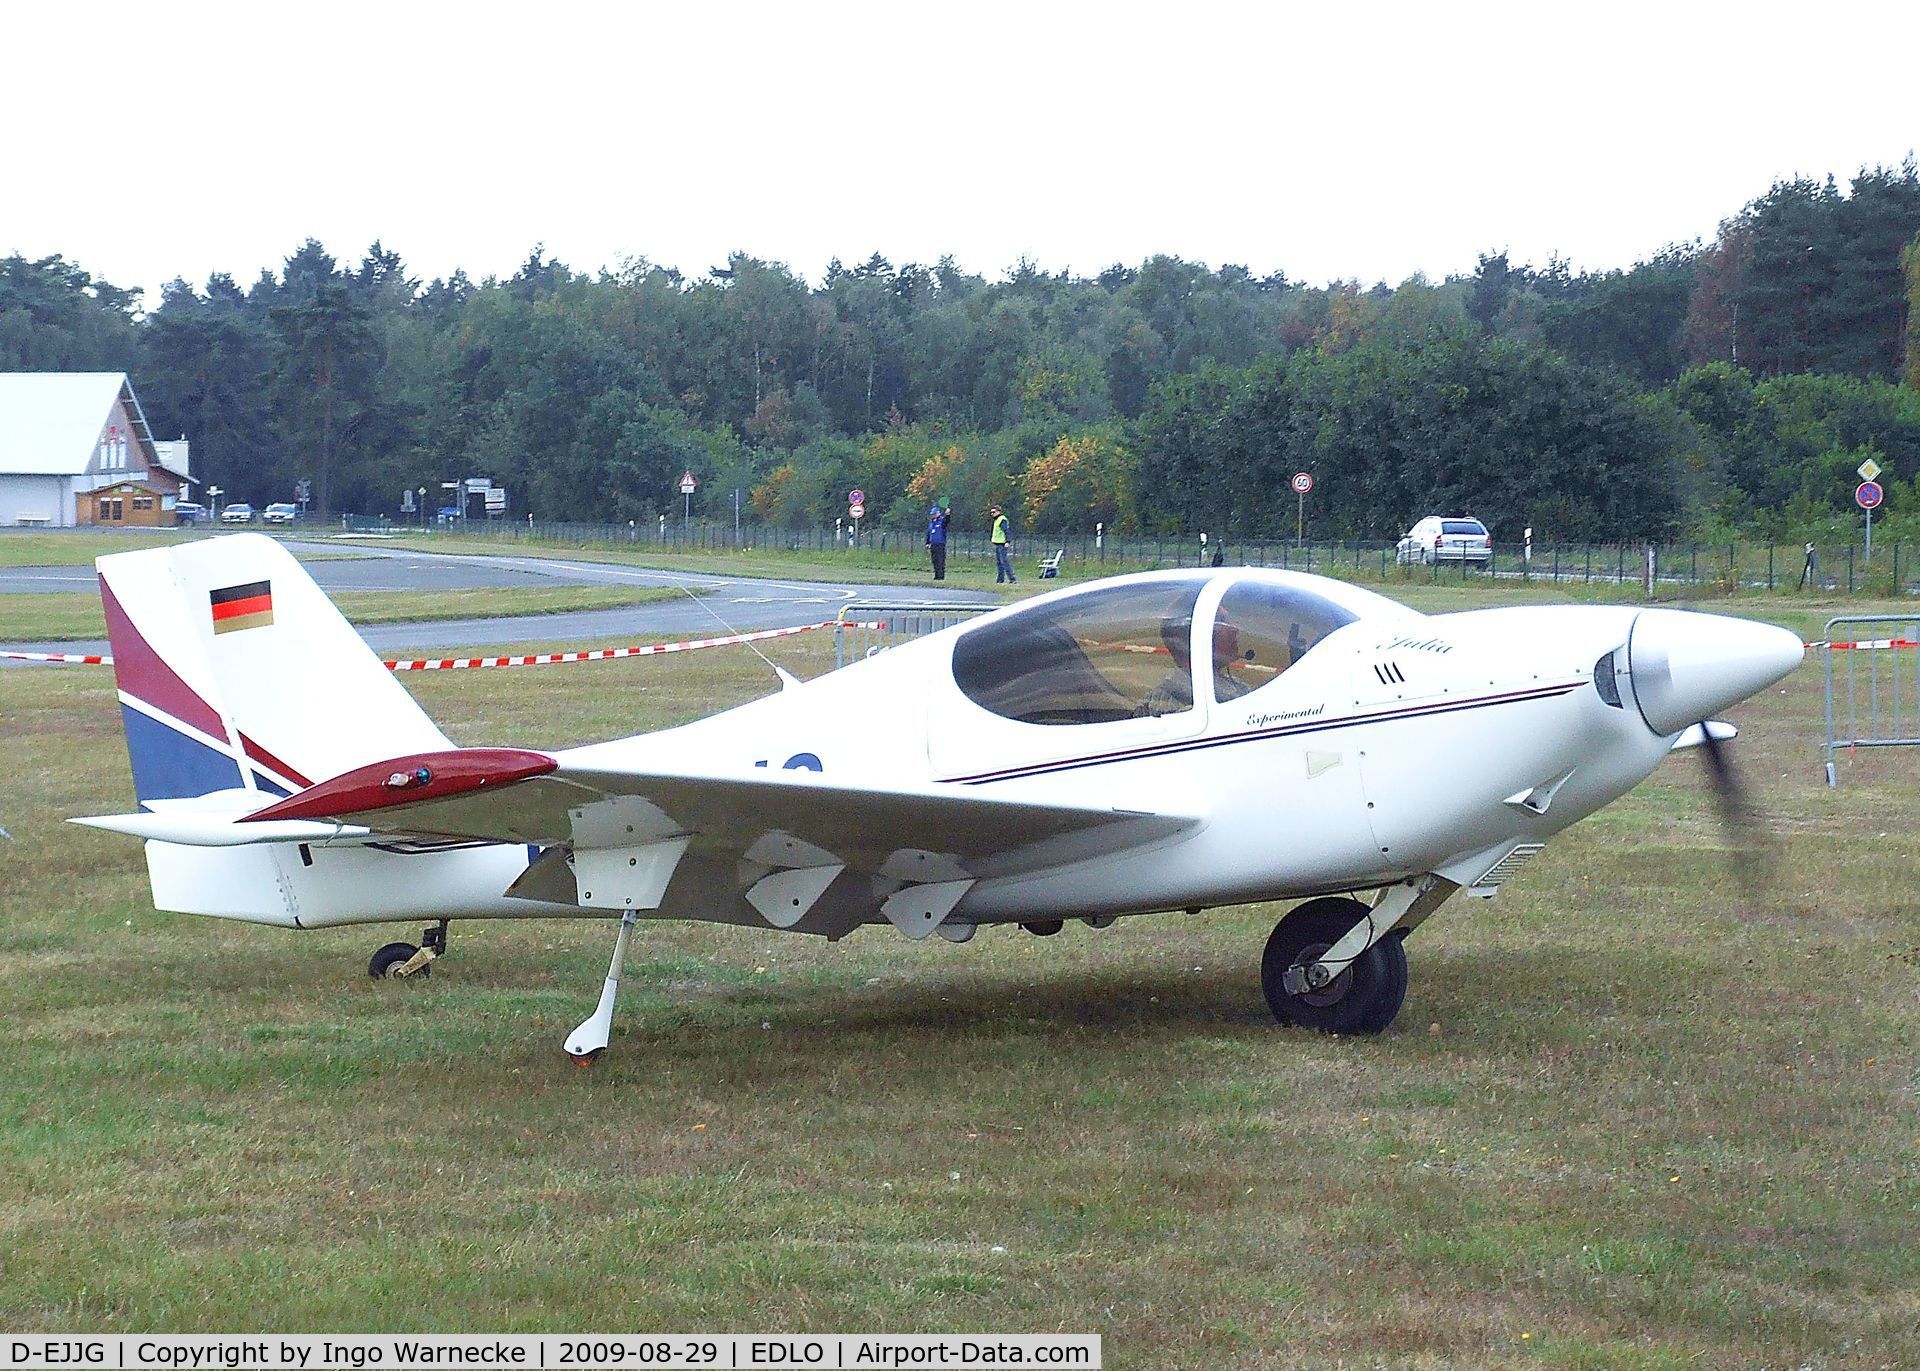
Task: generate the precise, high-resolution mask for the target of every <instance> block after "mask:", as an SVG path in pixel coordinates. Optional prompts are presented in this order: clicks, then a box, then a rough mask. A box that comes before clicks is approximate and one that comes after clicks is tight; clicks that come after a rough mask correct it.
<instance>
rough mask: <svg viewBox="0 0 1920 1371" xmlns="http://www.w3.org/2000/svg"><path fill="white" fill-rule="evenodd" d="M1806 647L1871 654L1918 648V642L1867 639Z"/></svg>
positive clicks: (1809, 644) (1919, 643) (1899, 639)
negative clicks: (1904, 648)
mask: <svg viewBox="0 0 1920 1371" xmlns="http://www.w3.org/2000/svg"><path fill="white" fill-rule="evenodd" d="M1807 646H1808V647H1824V648H1826V649H1827V650H1828V651H1830V652H1872V651H1876V650H1879V649H1886V648H1903V647H1920V642H1916V641H1914V640H1913V639H1912V638H1867V639H1864V640H1863V641H1861V642H1857V643H1808V644H1807Z"/></svg>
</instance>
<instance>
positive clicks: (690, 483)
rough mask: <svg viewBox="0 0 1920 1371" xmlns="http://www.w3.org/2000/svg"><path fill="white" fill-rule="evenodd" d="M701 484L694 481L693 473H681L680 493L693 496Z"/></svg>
mask: <svg viewBox="0 0 1920 1371" xmlns="http://www.w3.org/2000/svg"><path fill="white" fill-rule="evenodd" d="M699 484H700V483H699V482H698V481H696V480H694V479H693V473H692V472H691V471H683V472H681V473H680V493H681V494H682V495H691V494H693V490H694V487H695V486H697V485H699Z"/></svg>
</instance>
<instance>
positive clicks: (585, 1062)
mask: <svg viewBox="0 0 1920 1371" xmlns="http://www.w3.org/2000/svg"><path fill="white" fill-rule="evenodd" d="M639 921H640V916H639V915H638V914H636V913H634V911H633V910H631V909H629V910H627V911H626V912H625V913H623V914H622V915H621V916H620V932H619V934H618V935H617V936H616V937H615V938H614V940H613V961H612V962H611V963H609V964H608V966H607V979H606V981H605V982H604V983H603V984H602V985H601V987H600V1003H599V1005H598V1006H597V1007H596V1008H595V1009H594V1011H593V1013H592V1014H590V1015H588V1016H587V1018H585V1019H584V1020H582V1021H581V1023H580V1026H579V1027H578V1028H576V1029H574V1030H573V1032H572V1033H570V1034H569V1035H568V1036H567V1055H568V1056H569V1057H572V1058H573V1064H574V1065H575V1066H581V1067H586V1066H592V1065H593V1064H594V1062H595V1061H596V1060H598V1059H599V1056H600V1054H601V1053H602V1052H605V1051H606V1050H607V1040H608V1039H609V1038H610V1037H611V1036H612V1034H613V1002H614V999H615V997H616V996H618V995H619V993H620V968H621V967H622V966H623V965H624V964H625V963H626V960H627V938H628V937H629V936H630V935H631V934H632V933H633V926H634V925H635V924H636V923H638V922H639Z"/></svg>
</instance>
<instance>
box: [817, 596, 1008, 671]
mask: <svg viewBox="0 0 1920 1371" xmlns="http://www.w3.org/2000/svg"><path fill="white" fill-rule="evenodd" d="M996 608H998V606H996V605H949V604H912V603H905V602H898V601H889V600H860V601H857V602H855V603H853V604H850V605H848V606H847V607H846V608H844V609H842V610H841V611H840V621H839V623H838V624H836V625H835V626H834V630H833V658H834V661H833V664H834V666H835V667H836V668H838V667H843V666H845V665H846V664H847V663H849V662H856V661H859V660H860V659H861V658H862V657H871V656H872V655H873V654H874V653H876V652H881V651H884V650H885V649H887V648H890V647H896V646H898V645H899V644H901V643H904V642H906V641H907V640H908V639H909V638H924V637H926V636H927V634H929V633H938V632H939V631H940V630H941V629H943V628H952V627H953V626H954V625H955V624H964V623H965V622H967V620H969V619H973V618H977V617H978V616H979V615H982V614H985V613H986V612H987V611H988V610H990V609H996Z"/></svg>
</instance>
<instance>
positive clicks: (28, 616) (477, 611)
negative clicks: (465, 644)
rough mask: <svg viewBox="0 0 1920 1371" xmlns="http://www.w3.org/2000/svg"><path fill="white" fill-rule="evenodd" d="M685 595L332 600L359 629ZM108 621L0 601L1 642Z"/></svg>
mask: <svg viewBox="0 0 1920 1371" xmlns="http://www.w3.org/2000/svg"><path fill="white" fill-rule="evenodd" d="M685 595H686V592H685V591H682V590H677V589H672V588H667V587H659V586H569V585H555V586H525V587H521V586H514V587H507V588H501V589H484V590H435V591H423V590H346V591H341V592H340V593H338V594H336V595H334V596H333V597H332V598H333V602H334V603H335V604H336V605H338V606H339V608H340V612H341V613H342V614H345V615H346V616H347V618H348V619H349V620H351V621H352V622H354V623H356V624H362V625H366V624H404V623H433V622H435V621H438V620H442V619H470V618H477V617H487V618H491V617H494V616H496V615H520V614H563V613H566V612H568V611H571V610H578V609H617V608H620V607H622V606H626V605H643V604H654V603H657V602H659V601H662V600H679V599H682V598H684V597H685ZM106 633H107V621H106V618H105V616H104V615H103V614H102V612H101V609H100V596H99V595H98V594H97V593H94V592H91V591H49V592H46V593H44V594H22V595H0V642H21V643H27V642H60V641H72V640H78V639H92V638H104V637H105V636H106Z"/></svg>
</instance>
